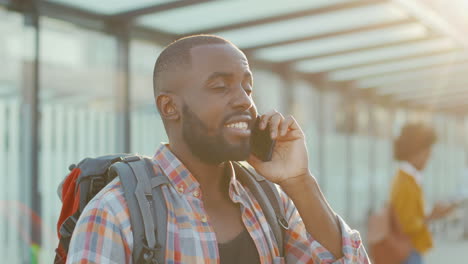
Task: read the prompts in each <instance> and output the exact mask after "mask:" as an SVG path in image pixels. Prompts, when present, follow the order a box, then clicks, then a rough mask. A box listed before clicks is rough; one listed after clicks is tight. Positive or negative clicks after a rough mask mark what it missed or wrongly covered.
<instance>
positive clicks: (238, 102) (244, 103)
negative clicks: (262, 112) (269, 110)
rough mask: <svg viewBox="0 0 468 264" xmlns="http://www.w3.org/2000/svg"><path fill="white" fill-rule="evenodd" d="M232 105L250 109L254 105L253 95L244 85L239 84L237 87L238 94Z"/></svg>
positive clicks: (237, 107)
mask: <svg viewBox="0 0 468 264" xmlns="http://www.w3.org/2000/svg"><path fill="white" fill-rule="evenodd" d="M232 105H233V107H234V108H236V109H242V110H247V109H250V108H251V107H252V105H253V101H252V97H251V96H250V95H249V93H248V92H247V91H246V90H245V89H244V88H243V87H242V86H239V87H238V88H237V89H236V94H235V96H234V98H233V100H232Z"/></svg>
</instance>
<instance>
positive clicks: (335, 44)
mask: <svg viewBox="0 0 468 264" xmlns="http://www.w3.org/2000/svg"><path fill="white" fill-rule="evenodd" d="M425 35H427V29H426V28H425V27H424V26H422V25H421V24H418V23H413V24H407V25H402V26H395V27H390V28H386V29H379V30H372V31H368V32H362V33H352V34H346V35H343V36H337V37H329V38H324V39H318V40H311V41H302V42H299V43H293V44H288V45H281V46H277V47H271V48H264V49H258V50H256V51H255V53H254V55H255V57H256V58H259V59H262V60H268V61H272V62H281V61H285V60H292V59H299V58H301V57H307V56H317V55H321V54H324V53H327V54H330V53H333V52H338V51H343V50H349V49H355V48H365V47H370V46H373V45H381V44H386V43H390V42H396V41H405V40H411V39H417V38H421V37H423V36H425Z"/></svg>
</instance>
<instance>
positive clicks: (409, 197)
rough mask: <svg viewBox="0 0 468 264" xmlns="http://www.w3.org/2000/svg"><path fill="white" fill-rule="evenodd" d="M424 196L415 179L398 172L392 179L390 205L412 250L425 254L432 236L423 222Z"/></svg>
mask: <svg viewBox="0 0 468 264" xmlns="http://www.w3.org/2000/svg"><path fill="white" fill-rule="evenodd" d="M423 196H424V194H423V190H422V189H421V186H420V185H419V184H418V183H417V182H416V180H415V178H414V177H413V176H412V175H410V174H408V173H407V172H404V171H403V170H401V169H400V170H399V171H398V173H397V175H396V176H395V178H394V179H393V184H392V190H391V197H390V203H391V205H392V207H393V210H394V211H395V215H396V217H397V219H398V221H399V223H400V225H401V227H402V229H403V232H404V233H405V234H406V235H408V236H409V238H410V239H411V242H412V243H413V246H414V248H415V249H416V251H418V252H419V253H425V252H426V251H428V250H429V249H431V248H432V235H431V233H430V231H429V229H428V226H427V224H426V221H425V217H426V215H425V213H424V197H423Z"/></svg>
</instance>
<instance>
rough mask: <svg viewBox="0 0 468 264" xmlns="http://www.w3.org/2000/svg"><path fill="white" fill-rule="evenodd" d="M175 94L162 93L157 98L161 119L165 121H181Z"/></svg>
mask: <svg viewBox="0 0 468 264" xmlns="http://www.w3.org/2000/svg"><path fill="white" fill-rule="evenodd" d="M177 102H178V101H177V98H176V95H175V94H170V93H161V94H159V95H158V97H157V98H156V105H157V107H158V110H159V113H160V115H161V117H162V118H163V119H165V120H174V121H175V120H179V118H180V111H179V106H178V103H177Z"/></svg>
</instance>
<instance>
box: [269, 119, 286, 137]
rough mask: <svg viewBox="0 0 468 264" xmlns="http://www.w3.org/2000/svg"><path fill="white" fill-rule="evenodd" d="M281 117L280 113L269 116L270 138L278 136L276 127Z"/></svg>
mask: <svg viewBox="0 0 468 264" xmlns="http://www.w3.org/2000/svg"><path fill="white" fill-rule="evenodd" d="M283 119H284V117H283V116H282V115H281V114H280V113H276V114H275V115H273V116H272V117H271V118H270V122H269V123H270V134H271V138H272V139H276V137H278V129H279V126H280V124H281V123H282V122H283Z"/></svg>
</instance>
